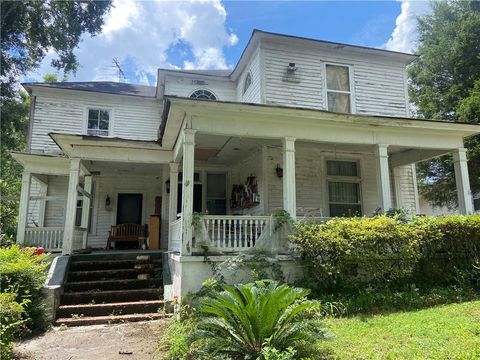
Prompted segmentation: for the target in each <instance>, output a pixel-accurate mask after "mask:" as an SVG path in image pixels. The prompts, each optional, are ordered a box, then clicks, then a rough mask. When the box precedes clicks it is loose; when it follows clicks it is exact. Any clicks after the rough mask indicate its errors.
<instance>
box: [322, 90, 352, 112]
mask: <svg viewBox="0 0 480 360" xmlns="http://www.w3.org/2000/svg"><path fill="white" fill-rule="evenodd" d="M327 98H328V111H333V112H337V113H345V114H349V113H351V112H352V111H351V109H350V94H343V93H335V92H328V94H327Z"/></svg>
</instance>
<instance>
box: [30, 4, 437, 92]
mask: <svg viewBox="0 0 480 360" xmlns="http://www.w3.org/2000/svg"><path fill="white" fill-rule="evenodd" d="M428 11H429V3H428V2H427V1H414V0H400V1H393V0H392V1H220V0H201V1H197V0H189V1H187V0H186V1H165V0H164V1H137V0H114V8H113V9H112V11H111V12H110V13H109V14H108V15H107V16H106V18H105V26H104V29H103V32H102V34H101V35H99V36H97V37H95V38H90V37H87V36H85V37H84V38H83V40H82V43H81V44H80V46H79V48H78V49H77V52H76V53H77V56H78V59H79V61H80V64H81V68H80V69H79V71H78V72H77V74H75V75H69V80H71V81H91V80H114V81H116V80H118V74H117V72H116V71H115V69H114V68H113V67H112V59H113V58H114V57H115V58H118V60H119V61H120V63H121V64H122V67H123V70H124V72H125V74H126V79H123V81H127V82H134V83H144V84H151V85H153V84H155V81H156V69H157V68H159V67H163V68H184V69H192V68H230V67H233V66H235V64H236V62H237V61H238V58H239V57H240V55H241V53H242V51H243V49H244V47H245V45H246V44H247V42H248V40H249V38H250V35H251V33H252V30H253V29H254V28H258V29H261V30H265V31H272V32H278V33H285V34H290V35H298V36H305V37H311V38H316V39H322V40H329V41H338V42H343V43H350V44H357V45H363V46H371V47H379V48H386V49H390V50H397V51H407V52H411V51H414V49H415V40H416V30H415V29H416V20H415V17H416V16H417V15H423V14H425V13H427V12H428ZM52 57H53V54H50V55H48V56H47V58H46V59H45V60H44V62H43V63H42V65H41V67H40V69H39V70H38V71H36V72H35V73H32V74H29V76H28V78H27V80H41V79H42V76H43V74H45V73H47V72H52V69H51V68H50V66H49V63H50V61H51V59H52Z"/></svg>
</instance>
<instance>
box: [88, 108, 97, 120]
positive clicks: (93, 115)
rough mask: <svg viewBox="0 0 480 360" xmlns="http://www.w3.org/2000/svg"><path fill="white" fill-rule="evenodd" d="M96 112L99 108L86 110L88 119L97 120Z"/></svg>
mask: <svg viewBox="0 0 480 360" xmlns="http://www.w3.org/2000/svg"><path fill="white" fill-rule="evenodd" d="M98 113H99V110H93V109H90V110H88V119H89V120H90V119H92V120H98Z"/></svg>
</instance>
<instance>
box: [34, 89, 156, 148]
mask: <svg viewBox="0 0 480 360" xmlns="http://www.w3.org/2000/svg"><path fill="white" fill-rule="evenodd" d="M34 95H36V96H37V98H36V103H35V113H34V117H33V124H32V145H31V146H32V148H31V149H32V151H34V152H46V153H52V152H53V153H55V152H57V153H58V152H59V148H58V147H57V145H56V144H55V143H54V142H53V140H52V139H51V138H50V137H49V136H48V134H49V133H50V132H61V133H68V134H85V133H86V131H85V121H86V120H85V119H86V116H87V115H86V109H87V107H94V108H106V109H112V113H111V120H110V121H111V125H110V126H112V127H113V128H112V131H111V136H114V137H121V138H126V139H135V140H156V139H157V132H158V127H159V125H160V117H161V114H162V104H161V102H160V101H159V100H156V99H144V98H139V97H134V96H120V95H106V94H98V93H96V94H93V93H88V92H85V91H68V90H58V89H56V90H54V89H45V90H44V89H42V90H37V89H35V91H34Z"/></svg>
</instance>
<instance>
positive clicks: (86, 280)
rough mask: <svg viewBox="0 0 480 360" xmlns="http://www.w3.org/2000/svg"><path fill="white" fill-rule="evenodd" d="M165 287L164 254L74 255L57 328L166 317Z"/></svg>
mask: <svg viewBox="0 0 480 360" xmlns="http://www.w3.org/2000/svg"><path fill="white" fill-rule="evenodd" d="M162 285H163V279H162V253H160V252H158V253H157V252H154V253H145V252H143V253H142V252H125V253H122V252H120V253H105V254H79V255H73V256H72V258H71V262H70V267H69V271H68V276H67V281H66V283H65V284H64V293H63V294H62V295H61V299H60V306H59V308H58V310H57V320H56V321H55V325H66V326H79V325H94V324H110V323H118V322H130V321H143V320H152V319H160V318H163V317H165V316H168V314H166V313H165V311H164V310H165V301H163V289H162Z"/></svg>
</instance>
